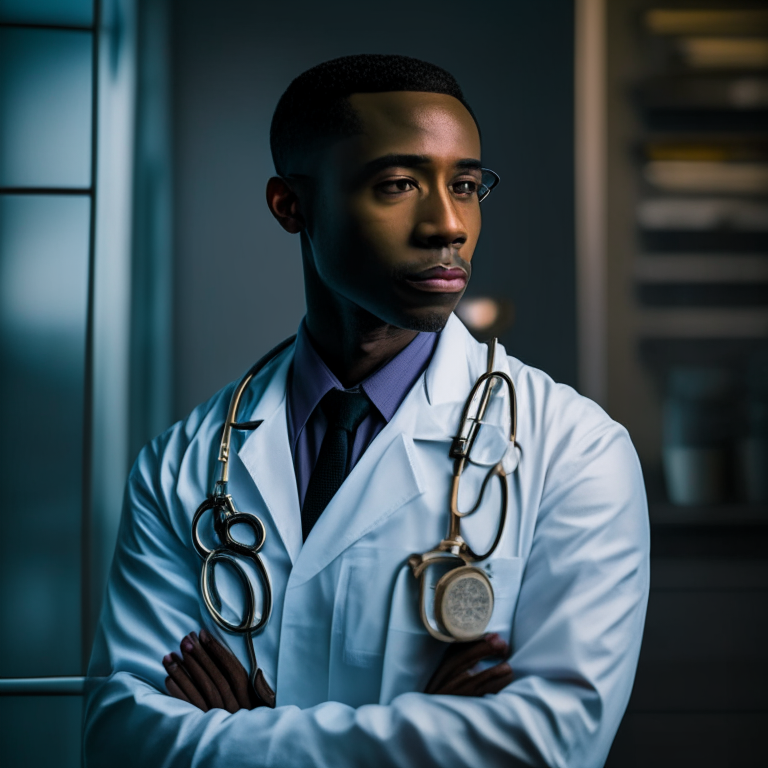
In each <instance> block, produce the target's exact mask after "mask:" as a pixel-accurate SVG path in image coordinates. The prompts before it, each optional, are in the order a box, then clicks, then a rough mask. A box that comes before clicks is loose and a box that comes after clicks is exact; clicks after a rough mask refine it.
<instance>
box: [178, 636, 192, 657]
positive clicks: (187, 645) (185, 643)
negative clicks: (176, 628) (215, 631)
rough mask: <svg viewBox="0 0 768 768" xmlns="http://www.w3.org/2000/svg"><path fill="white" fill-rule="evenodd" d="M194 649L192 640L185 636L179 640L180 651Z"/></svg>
mask: <svg viewBox="0 0 768 768" xmlns="http://www.w3.org/2000/svg"><path fill="white" fill-rule="evenodd" d="M194 649H195V646H194V644H193V642H192V641H191V640H190V639H189V638H188V637H185V638H184V639H183V640H182V641H181V650H182V651H186V652H187V653H189V652H190V651H193V650H194Z"/></svg>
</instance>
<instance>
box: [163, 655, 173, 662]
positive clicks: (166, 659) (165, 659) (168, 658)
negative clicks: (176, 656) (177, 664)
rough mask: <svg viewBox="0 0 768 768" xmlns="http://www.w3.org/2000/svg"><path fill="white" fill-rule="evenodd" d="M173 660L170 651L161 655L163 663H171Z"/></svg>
mask: <svg viewBox="0 0 768 768" xmlns="http://www.w3.org/2000/svg"><path fill="white" fill-rule="evenodd" d="M172 662H173V657H172V656H171V654H170V653H168V654H166V655H165V656H163V664H171V663H172Z"/></svg>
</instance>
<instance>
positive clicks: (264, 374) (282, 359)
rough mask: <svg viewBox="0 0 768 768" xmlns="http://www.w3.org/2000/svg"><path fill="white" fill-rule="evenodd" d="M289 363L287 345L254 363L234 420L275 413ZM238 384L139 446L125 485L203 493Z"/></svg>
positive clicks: (220, 392) (228, 387)
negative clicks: (268, 412)
mask: <svg viewBox="0 0 768 768" xmlns="http://www.w3.org/2000/svg"><path fill="white" fill-rule="evenodd" d="M292 357H293V346H292V345H289V346H287V347H284V348H282V349H280V350H279V351H278V352H277V354H273V353H268V354H267V355H266V356H265V357H264V358H262V360H260V361H259V363H257V365H256V367H257V368H258V369H259V370H258V373H257V374H256V375H255V376H254V378H253V379H252V380H251V381H250V383H249V384H248V387H247V388H246V390H245V392H244V393H243V396H242V398H241V400H240V405H239V408H238V414H237V416H238V419H239V420H241V421H248V420H251V419H253V418H264V416H265V410H267V411H268V410H273V409H274V408H275V407H277V405H278V404H279V403H280V402H281V401H282V399H283V397H284V396H285V380H286V376H287V369H288V366H289V364H290V361H291V359H292ZM242 379H243V376H239V377H238V378H237V379H235V380H234V381H232V382H230V383H228V384H227V385H225V386H224V387H222V388H221V389H220V390H219V391H218V392H216V393H215V394H214V395H213V396H212V397H210V398H209V399H208V400H206V401H205V402H203V403H201V404H200V405H198V406H197V407H196V408H194V409H193V410H192V411H191V412H190V414H189V415H188V416H187V417H186V418H184V419H181V420H180V421H177V422H176V423H175V424H173V425H172V426H171V427H169V428H168V429H167V430H166V431H165V432H163V433H162V434H160V435H158V436H157V437H156V438H155V439H154V440H152V441H151V442H149V443H148V444H147V445H146V446H144V448H143V449H142V451H141V452H140V453H139V456H138V458H137V459H136V462H135V464H134V466H133V469H132V470H131V475H130V478H129V480H130V481H132V482H135V481H137V480H142V481H143V482H144V483H145V484H146V483H153V484H155V486H156V488H157V490H158V491H160V490H162V489H166V490H167V489H168V488H169V487H175V488H176V489H181V490H183V489H184V488H185V487H195V494H198V493H199V491H200V490H203V492H204V493H207V492H208V490H209V489H208V486H209V484H210V480H211V478H212V473H213V470H214V466H215V462H216V457H217V456H218V450H219V443H220V441H221V434H222V429H223V427H224V423H225V421H226V419H227V412H228V410H229V405H230V401H231V399H232V394H233V392H234V391H235V388H236V387H237V385H238V384H239V382H240V381H242ZM196 486H200V488H199V489H198V488H197V487H196ZM206 489H208V490H206Z"/></svg>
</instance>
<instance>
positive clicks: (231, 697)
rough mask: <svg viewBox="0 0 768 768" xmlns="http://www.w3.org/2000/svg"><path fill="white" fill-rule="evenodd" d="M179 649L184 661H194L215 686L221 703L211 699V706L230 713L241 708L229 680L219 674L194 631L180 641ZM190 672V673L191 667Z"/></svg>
mask: <svg viewBox="0 0 768 768" xmlns="http://www.w3.org/2000/svg"><path fill="white" fill-rule="evenodd" d="M181 650H182V653H183V654H184V661H185V662H192V661H194V662H195V663H196V664H197V666H198V668H199V669H200V670H201V674H204V675H205V677H206V679H207V680H208V681H210V684H211V685H212V686H213V687H214V688H215V690H216V692H218V697H217V698H218V701H220V702H221V703H220V704H214V703H213V702H212V701H209V704H210V705H211V706H212V707H216V706H218V707H220V708H222V709H226V710H227V712H230V713H234V712H237V710H238V709H241V706H240V704H238V702H237V699H236V698H235V694H234V693H233V691H232V687H231V686H230V684H229V682H228V681H227V680H226V679H225V677H224V675H222V674H221V671H220V670H219V668H218V667H217V666H216V664H214V662H213V659H211V657H210V656H209V655H208V653H207V652H206V650H205V648H203V647H202V645H200V641H199V640H198V637H197V635H196V634H195V633H194V632H190V633H189V634H188V635H187V636H186V637H185V638H184V639H183V640H182V641H181ZM190 673H192V669H191V668H190ZM192 676H193V677H194V673H192Z"/></svg>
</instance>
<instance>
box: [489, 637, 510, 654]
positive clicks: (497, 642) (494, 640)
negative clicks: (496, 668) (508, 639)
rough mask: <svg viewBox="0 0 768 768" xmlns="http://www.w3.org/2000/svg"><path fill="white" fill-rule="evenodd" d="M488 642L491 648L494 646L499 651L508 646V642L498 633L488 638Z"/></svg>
mask: <svg viewBox="0 0 768 768" xmlns="http://www.w3.org/2000/svg"><path fill="white" fill-rule="evenodd" d="M488 644H489V645H490V646H491V648H494V649H495V650H498V651H500V650H501V649H502V648H506V647H507V644H506V643H505V642H504V641H503V640H502V639H501V638H500V637H499V636H498V635H497V634H496V633H494V634H493V635H491V636H490V638H488Z"/></svg>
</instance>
